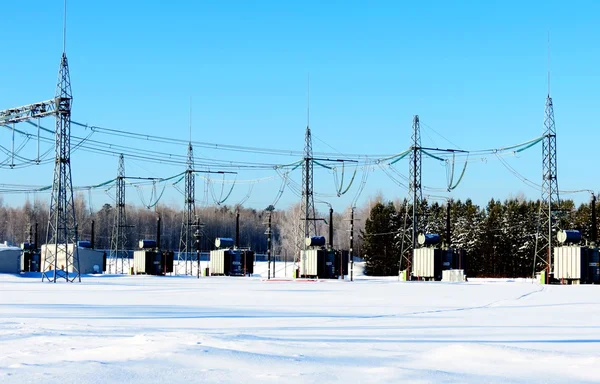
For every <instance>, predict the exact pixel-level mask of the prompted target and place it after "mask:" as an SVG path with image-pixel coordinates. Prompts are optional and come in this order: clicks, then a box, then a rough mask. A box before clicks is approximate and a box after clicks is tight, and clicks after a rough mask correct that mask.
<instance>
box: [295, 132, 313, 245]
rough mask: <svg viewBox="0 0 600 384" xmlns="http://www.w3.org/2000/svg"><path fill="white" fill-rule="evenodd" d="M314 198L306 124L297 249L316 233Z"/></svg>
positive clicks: (309, 136) (309, 140) (310, 154)
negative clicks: (299, 237) (299, 234)
mask: <svg viewBox="0 0 600 384" xmlns="http://www.w3.org/2000/svg"><path fill="white" fill-rule="evenodd" d="M316 217H317V215H316V212H315V199H314V195H313V150H312V136H311V133H310V126H309V125H308V124H307V125H306V135H305V137H304V162H303V163H302V204H301V208H300V233H301V234H302V235H303V237H302V238H301V239H299V240H300V241H301V243H299V244H298V248H299V249H304V247H305V246H304V244H305V243H304V239H306V238H307V237H310V236H312V235H316V234H317V223H316Z"/></svg>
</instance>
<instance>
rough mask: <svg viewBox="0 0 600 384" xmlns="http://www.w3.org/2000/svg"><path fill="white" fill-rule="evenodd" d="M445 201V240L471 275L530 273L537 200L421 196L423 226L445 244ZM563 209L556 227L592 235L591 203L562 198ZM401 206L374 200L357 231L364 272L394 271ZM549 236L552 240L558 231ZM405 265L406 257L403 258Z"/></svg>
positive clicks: (398, 250) (402, 217)
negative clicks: (481, 201)
mask: <svg viewBox="0 0 600 384" xmlns="http://www.w3.org/2000/svg"><path fill="white" fill-rule="evenodd" d="M447 204H450V235H451V241H450V244H449V246H450V247H452V248H454V249H463V250H465V251H466V252H467V258H468V259H467V265H468V268H467V272H468V274H469V275H470V276H482V277H483V276H485V277H528V276H531V275H532V273H533V261H534V253H535V249H536V248H535V246H536V244H535V243H536V234H537V229H538V218H539V212H540V202H539V201H530V200H525V199H518V198H514V199H508V200H505V201H498V200H494V199H492V200H490V201H489V202H488V204H487V205H486V206H485V207H480V206H478V205H475V204H473V202H472V201H471V200H466V201H464V202H463V201H460V200H457V201H450V202H448V203H444V204H439V203H437V202H434V203H432V204H428V203H427V202H424V204H423V217H424V220H423V222H424V228H422V229H423V232H425V233H436V234H439V235H441V237H442V239H444V244H443V245H442V246H447V245H448V244H445V243H446V241H445V234H446V215H447V206H448V205H447ZM597 207H598V205H597ZM409 209H410V207H409ZM561 210H562V213H561V215H560V217H559V218H558V220H559V223H560V224H559V228H561V229H576V230H579V231H580V232H581V233H582V236H583V239H586V240H590V239H591V238H592V222H591V204H581V205H580V206H579V207H575V204H574V203H573V201H571V200H563V201H561ZM405 212H406V204H405V202H402V201H400V202H378V203H377V204H375V206H373V208H372V209H371V211H370V214H369V218H368V219H367V220H366V225H365V230H364V231H363V232H362V234H361V235H362V238H363V240H364V245H363V254H362V256H363V257H364V259H365V262H366V265H365V268H366V273H367V274H372V275H381V276H389V275H396V274H397V273H398V271H399V267H400V266H399V262H400V259H401V257H400V254H401V249H402V238H403V233H404V228H405V217H406V215H405ZM408 220H410V216H409V218H408ZM409 224H410V221H409ZM597 224H598V223H597ZM553 241H556V237H554V240H553ZM555 244H556V243H555ZM404 268H406V264H405V263H403V264H402V269H404Z"/></svg>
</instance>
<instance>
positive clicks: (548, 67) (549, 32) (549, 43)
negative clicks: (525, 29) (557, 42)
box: [548, 31, 550, 96]
mask: <svg viewBox="0 0 600 384" xmlns="http://www.w3.org/2000/svg"><path fill="white" fill-rule="evenodd" d="M548 96H550V31H548Z"/></svg>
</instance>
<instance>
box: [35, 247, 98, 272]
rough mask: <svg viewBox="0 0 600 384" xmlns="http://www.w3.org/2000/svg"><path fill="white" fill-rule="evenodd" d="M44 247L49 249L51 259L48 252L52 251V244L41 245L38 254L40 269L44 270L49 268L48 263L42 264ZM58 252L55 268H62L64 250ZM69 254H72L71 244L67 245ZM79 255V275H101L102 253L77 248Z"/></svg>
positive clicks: (70, 268)
mask: <svg viewBox="0 0 600 384" xmlns="http://www.w3.org/2000/svg"><path fill="white" fill-rule="evenodd" d="M46 247H50V249H49V252H48V256H49V257H51V254H50V251H54V247H55V245H54V244H43V245H42V248H41V252H40V265H41V267H40V268H43V267H44V266H45V267H46V269H48V267H49V263H44V261H45V257H46ZM60 248H61V247H59V250H58V258H57V268H58V269H61V268H64V266H65V265H66V264H67V263H66V257H65V250H64V246H63V249H62V250H61V249H60ZM68 249H69V252H73V244H69V245H68ZM77 250H78V253H79V273H83V274H88V273H102V266H103V265H104V252H100V251H97V250H95V249H91V248H81V247H78V248H77ZM69 272H73V267H72V266H69Z"/></svg>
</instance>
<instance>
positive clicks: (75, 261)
mask: <svg viewBox="0 0 600 384" xmlns="http://www.w3.org/2000/svg"><path fill="white" fill-rule="evenodd" d="M72 101H73V97H72V93H71V78H70V75H69V63H68V61H67V54H66V50H65V49H64V46H63V54H62V58H61V61H60V70H59V71H58V84H57V86H56V97H55V106H56V110H55V114H56V134H55V153H56V156H55V162H54V180H53V182H52V196H51V198H50V215H49V216H48V230H47V232H46V249H45V255H44V265H43V266H42V270H43V273H42V281H44V280H45V279H47V280H48V281H52V282H56V279H57V277H59V278H64V279H65V280H66V281H69V282H73V281H75V280H77V281H81V276H80V274H79V251H78V249H77V220H76V216H75V204H74V201H73V183H72V179H71V107H72ZM70 244H71V247H70V246H69V245H70ZM63 255H64V260H63V259H62V258H63ZM59 258H60V261H59ZM59 263H60V264H61V265H59ZM62 263H64V265H63V264H62Z"/></svg>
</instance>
